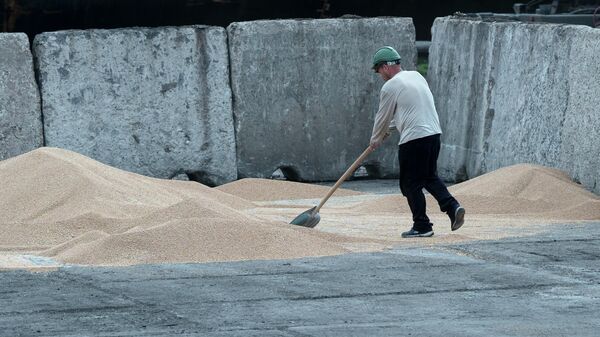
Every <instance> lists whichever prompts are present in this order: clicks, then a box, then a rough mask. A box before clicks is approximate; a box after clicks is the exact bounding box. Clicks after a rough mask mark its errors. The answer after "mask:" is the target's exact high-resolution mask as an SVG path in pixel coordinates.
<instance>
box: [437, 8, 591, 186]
mask: <svg viewBox="0 0 600 337" xmlns="http://www.w3.org/2000/svg"><path fill="white" fill-rule="evenodd" d="M432 32H433V40H432V46H431V49H430V56H429V72H428V80H429V83H430V86H431V88H432V91H433V94H434V97H435V99H436V105H437V108H438V112H439V114H440V122H441V124H442V128H443V131H444V134H443V136H442V143H443V145H442V150H441V153H440V162H439V171H440V175H442V177H444V178H445V179H447V180H454V181H456V180H464V179H467V178H472V177H475V176H478V175H480V174H483V173H486V172H489V171H492V170H495V169H497V168H500V167H503V166H507V165H511V164H515V163H522V162H527V163H535V164H541V165H546V166H551V167H557V168H560V169H563V170H566V171H567V172H569V173H570V174H571V175H572V177H573V178H574V179H575V180H578V181H580V182H581V183H582V184H584V185H585V186H586V187H587V188H588V189H590V190H592V191H595V192H596V193H598V192H600V141H599V139H600V81H598V77H597V74H598V73H599V71H600V62H599V61H598V60H599V56H598V55H600V30H598V29H596V30H594V29H592V28H589V27H583V26H564V25H550V24H523V23H514V22H482V21H476V20H471V19H466V18H456V17H446V18H438V19H436V21H435V23H434V26H433V29H432Z"/></svg>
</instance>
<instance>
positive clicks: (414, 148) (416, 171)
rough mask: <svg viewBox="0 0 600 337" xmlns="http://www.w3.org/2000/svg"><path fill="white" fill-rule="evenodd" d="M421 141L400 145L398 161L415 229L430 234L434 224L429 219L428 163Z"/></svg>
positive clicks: (401, 187) (402, 184)
mask: <svg viewBox="0 0 600 337" xmlns="http://www.w3.org/2000/svg"><path fill="white" fill-rule="evenodd" d="M422 150H423V149H422V146H421V145H420V140H418V139H417V140H413V141H410V142H408V143H405V144H402V145H400V147H399V149H398V161H399V164H400V165H399V166H400V190H401V191H402V194H403V195H404V196H405V197H406V200H407V201H408V206H409V207H410V210H411V212H412V215H413V229H414V230H416V231H419V232H429V231H431V229H432V225H433V224H432V223H431V222H430V221H429V218H428V217H427V214H426V211H427V207H426V203H425V195H424V194H423V187H424V183H425V180H424V178H425V175H424V173H425V172H427V165H428V162H427V160H426V157H427V156H425V155H424V154H423V151H422Z"/></svg>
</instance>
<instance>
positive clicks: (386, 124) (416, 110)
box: [371, 70, 442, 145]
mask: <svg viewBox="0 0 600 337" xmlns="http://www.w3.org/2000/svg"><path fill="white" fill-rule="evenodd" d="M393 127H395V128H396V129H398V132H400V142H399V143H398V145H400V144H404V143H406V142H409V141H411V140H414V139H418V138H423V137H427V136H431V135H436V134H440V133H442V128H441V127H440V121H439V118H438V114H437V111H436V109H435V104H434V102H433V95H432V94H431V90H429V85H428V84H427V81H426V80H425V78H424V77H423V76H421V74H419V73H418V72H416V71H407V70H402V71H400V72H399V73H397V74H396V75H395V76H394V77H392V78H391V79H389V80H388V81H387V82H385V84H384V85H383V87H382V88H381V94H380V97H379V110H378V111H377V114H376V115H375V123H374V125H373V133H372V135H371V144H373V143H375V142H381V141H382V140H383V137H384V135H385V133H386V132H387V131H388V129H389V128H393Z"/></svg>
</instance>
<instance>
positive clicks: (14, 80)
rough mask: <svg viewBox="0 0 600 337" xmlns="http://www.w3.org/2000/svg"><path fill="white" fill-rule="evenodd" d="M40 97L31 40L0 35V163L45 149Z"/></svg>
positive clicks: (7, 34)
mask: <svg viewBox="0 0 600 337" xmlns="http://www.w3.org/2000/svg"><path fill="white" fill-rule="evenodd" d="M43 142H44V139H43V133H42V115H41V110H40V94H39V91H38V87H37V84H36V82H35V75H34V72H33V58H32V56H31V51H30V50H29V40H28V38H27V35H25V34H23V33H0V160H4V159H8V158H10V157H14V156H17V155H20V154H23V153H25V152H29V151H31V150H33V149H36V148H38V147H40V146H42V145H43Z"/></svg>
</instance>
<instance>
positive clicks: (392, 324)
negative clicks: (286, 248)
mask: <svg viewBox="0 0 600 337" xmlns="http://www.w3.org/2000/svg"><path fill="white" fill-rule="evenodd" d="M599 247H600V223H588V224H586V225H583V224H561V225H555V226H550V225H549V226H548V232H547V233H546V234H543V235H540V236H536V237H531V238H519V239H511V240H503V241H487V242H480V243H472V244H459V245H449V246H444V247H429V248H410V249H400V248H397V249H393V250H389V251H385V252H381V253H371V254H349V255H343V256H335V257H326V258H306V259H297V260H279V261H245V262H232V263H211V264H182V265H145V266H136V267H126V268H125V267H121V268H82V267H66V268H62V269H60V270H58V271H56V272H49V273H29V272H24V271H12V272H0V301H1V303H2V306H1V307H0V336H7V337H8V336H11V337H12V336H81V335H94V336H171V335H177V336H290V337H291V336H408V335H413V336H492V337H493V336H597V334H598V331H599V329H600V316H598V312H599V310H600V297H599V296H598V294H599V293H600V284H599V283H598V275H600V249H599Z"/></svg>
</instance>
